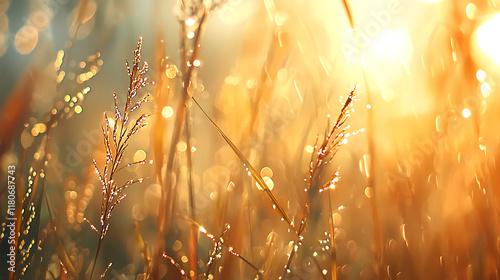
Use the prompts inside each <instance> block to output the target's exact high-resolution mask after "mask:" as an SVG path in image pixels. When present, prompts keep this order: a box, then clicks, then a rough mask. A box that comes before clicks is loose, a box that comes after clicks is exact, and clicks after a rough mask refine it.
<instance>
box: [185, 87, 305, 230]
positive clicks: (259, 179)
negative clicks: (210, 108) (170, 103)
mask: <svg viewBox="0 0 500 280" xmlns="http://www.w3.org/2000/svg"><path fill="white" fill-rule="evenodd" d="M191 98H192V99H193V101H194V103H195V104H196V106H198V108H200V110H201V111H202V112H203V114H204V115H205V116H206V117H207V118H208V120H209V121H210V122H211V123H212V124H213V125H214V127H215V129H217V131H218V132H219V134H220V135H221V136H222V138H224V140H225V141H226V143H227V144H228V145H229V146H230V147H231V149H232V150H233V151H234V153H235V154H236V155H237V156H238V158H239V159H240V160H241V161H242V162H243V165H244V166H245V168H246V169H247V170H248V172H249V174H250V176H252V178H253V179H254V180H255V181H256V182H257V183H258V184H259V186H260V187H261V188H262V189H263V190H264V192H265V193H266V195H267V196H268V197H269V198H270V199H271V201H272V202H273V203H274V205H276V209H277V210H278V211H279V212H280V214H281V216H282V218H283V219H284V220H285V221H286V222H287V223H288V225H289V226H290V227H291V228H292V230H293V231H294V232H295V233H297V231H296V230H295V228H294V227H293V222H292V220H290V218H289V217H288V215H287V214H286V212H285V210H284V209H283V207H282V206H281V205H280V203H279V202H278V200H277V199H276V197H275V196H274V194H273V193H272V191H271V189H270V188H269V187H268V186H267V184H266V182H264V179H263V178H262V177H261V176H260V175H259V173H258V172H257V171H256V170H255V168H254V167H253V166H252V165H251V164H250V162H248V160H247V158H246V157H245V155H243V153H242V152H241V151H240V150H239V149H238V147H236V145H234V144H233V142H232V141H231V139H229V137H227V136H226V134H225V133H224V132H223V131H222V129H221V128H220V127H219V126H218V125H217V124H216V123H215V122H214V121H213V120H212V118H210V116H209V115H208V114H207V113H206V112H205V110H203V108H202V107H201V105H200V104H199V103H198V101H196V99H195V98H194V97H191ZM297 234H298V233H297Z"/></svg>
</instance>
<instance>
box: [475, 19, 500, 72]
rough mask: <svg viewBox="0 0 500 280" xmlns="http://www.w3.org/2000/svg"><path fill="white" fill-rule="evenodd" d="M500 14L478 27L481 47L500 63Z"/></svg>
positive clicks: (478, 39) (478, 40)
mask: <svg viewBox="0 0 500 280" xmlns="http://www.w3.org/2000/svg"><path fill="white" fill-rule="evenodd" d="M498 30H500V15H497V16H495V17H494V18H492V19H490V20H488V21H487V22H485V23H483V24H482V25H481V26H480V27H479V28H478V29H477V34H476V36H477V43H478V45H479V48H480V49H481V50H482V51H483V52H484V53H485V54H487V55H488V56H489V57H490V58H491V59H493V60H494V61H495V62H497V63H500V36H498Z"/></svg>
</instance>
